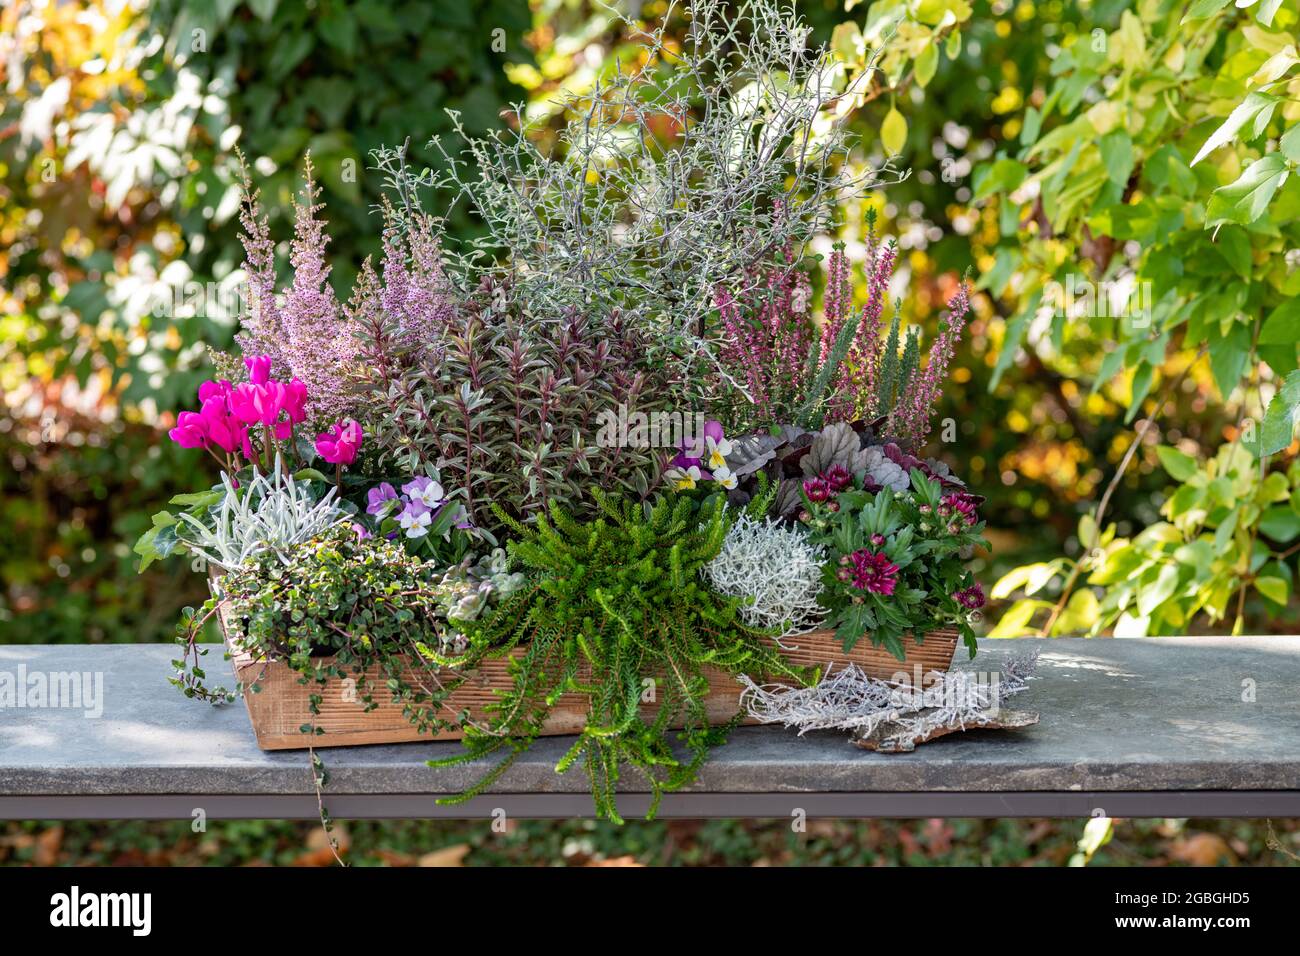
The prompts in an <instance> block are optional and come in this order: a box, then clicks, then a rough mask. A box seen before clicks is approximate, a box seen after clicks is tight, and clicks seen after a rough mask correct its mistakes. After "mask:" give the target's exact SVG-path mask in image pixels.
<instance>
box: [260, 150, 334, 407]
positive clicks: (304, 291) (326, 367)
mask: <svg viewBox="0 0 1300 956" xmlns="http://www.w3.org/2000/svg"><path fill="white" fill-rule="evenodd" d="M305 176H306V183H305V185H304V186H303V190H302V201H301V202H299V201H295V202H294V238H293V242H292V244H291V246H290V254H289V261H290V264H291V265H292V266H293V282H292V283H291V284H290V286H289V288H288V289H286V290H285V292H284V301H283V303H282V304H280V305H277V304H276V301H275V291H274V290H275V256H274V244H273V243H272V241H271V238H270V231H269V228H268V226H267V223H266V219H265V217H264V216H263V215H262V213H261V209H260V207H259V205H258V202H257V195H256V193H253V194H251V195H247V194H246V198H245V206H244V210H243V212H242V214H241V215H240V222H241V223H242V224H243V226H244V232H245V235H244V237H243V241H244V251H245V255H246V260H245V263H244V268H245V270H246V272H247V273H248V276H249V286H250V290H251V297H252V300H253V305H254V307H253V314H252V315H251V316H250V317H248V318H246V319H245V320H244V323H243V326H244V328H243V333H242V334H241V336H240V337H239V344H240V347H241V348H242V349H243V351H244V353H245V354H248V355H267V356H270V358H271V360H272V364H273V365H274V366H275V367H276V368H277V369H278V370H279V373H280V374H281V375H284V374H285V373H286V372H287V373H288V374H289V375H291V376H292V377H294V378H297V379H299V380H301V381H302V383H303V385H305V386H306V389H307V394H308V395H309V396H310V397H309V399H308V403H307V415H308V417H309V418H310V419H311V420H313V421H315V422H326V421H334V420H337V419H339V418H343V417H346V415H347V414H348V413H350V412H352V411H354V410H355V405H356V399H355V396H353V395H351V394H350V393H349V392H348V390H347V388H346V387H345V385H344V380H345V374H344V373H345V370H346V369H347V368H348V367H350V366H351V365H353V364H354V363H355V362H356V361H357V357H358V343H357V340H356V338H355V335H354V328H353V324H352V323H351V322H350V321H349V320H348V319H347V318H346V317H345V315H344V314H343V311H342V310H341V309H340V307H339V303H338V300H337V299H336V298H335V297H334V290H333V289H332V288H331V287H330V284H329V274H330V267H329V264H328V263H327V262H326V260H325V247H326V246H327V245H328V243H329V237H328V236H327V235H325V231H324V225H325V224H324V222H323V221H322V220H319V219H317V218H316V213H317V212H318V211H319V210H320V209H322V208H323V207H322V206H321V205H320V204H318V203H317V202H316V200H317V199H318V198H319V196H320V187H318V186H317V185H316V183H315V181H314V179H313V177H312V166H311V160H310V158H309V159H308V161H307V164H306V169H305Z"/></svg>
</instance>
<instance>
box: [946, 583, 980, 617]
mask: <svg viewBox="0 0 1300 956" xmlns="http://www.w3.org/2000/svg"><path fill="white" fill-rule="evenodd" d="M953 597H954V598H956V600H957V603H958V604H960V605H961V606H962V607H964V608H969V609H970V610H972V611H974V610H976V609H978V608H982V607H983V606H984V589H983V588H982V587H980V585H979V582H978V581H976V582H975V583H974V584H972V585H971V586H970V587H968V588H962V589H961V590H960V591H958V592H957V593H956V594H954V595H953Z"/></svg>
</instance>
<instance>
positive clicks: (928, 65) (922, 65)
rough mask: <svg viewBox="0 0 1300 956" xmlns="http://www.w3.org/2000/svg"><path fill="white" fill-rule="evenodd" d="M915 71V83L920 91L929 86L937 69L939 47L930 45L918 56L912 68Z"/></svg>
mask: <svg viewBox="0 0 1300 956" xmlns="http://www.w3.org/2000/svg"><path fill="white" fill-rule="evenodd" d="M912 68H913V69H914V70H915V71H916V82H917V85H919V86H920V87H921V88H922V89H925V87H927V86H929V85H930V81H931V80H932V79H934V73H935V70H937V69H938V68H939V47H938V46H937V45H936V44H933V43H931V44H930V45H929V46H927V47H926V48H925V49H924V50H922V51H921V53H920V55H919V56H917V58H916V62H915V63H914V64H913V67H912Z"/></svg>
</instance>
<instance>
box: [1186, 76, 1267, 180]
mask: <svg viewBox="0 0 1300 956" xmlns="http://www.w3.org/2000/svg"><path fill="white" fill-rule="evenodd" d="M1279 102H1280V100H1279V98H1278V97H1276V96H1270V95H1269V94H1268V93H1260V92H1258V91H1256V92H1254V93H1248V94H1247V95H1246V98H1245V99H1244V100H1242V101H1241V102H1240V103H1239V104H1237V107H1236V109H1234V110H1233V111H1232V112H1231V113H1229V114H1228V118H1227V119H1226V120H1224V121H1223V124H1222V125H1221V126H1220V127H1219V128H1218V129H1216V130H1215V131H1214V132H1213V133H1211V134H1210V138H1209V139H1207V140H1206V141H1205V143H1204V145H1203V146H1201V148H1200V150H1198V151H1197V153H1196V156H1195V158H1193V159H1192V165H1193V166H1195V165H1196V164H1197V163H1199V162H1200V161H1201V160H1203V159H1204V158H1205V157H1206V156H1208V155H1209V154H1210V153H1212V152H1214V151H1215V150H1216V149H1218V148H1219V147H1220V146H1224V145H1226V144H1228V143H1230V142H1232V140H1233V139H1235V138H1236V136H1237V133H1238V132H1240V131H1241V129H1242V128H1243V127H1244V126H1245V125H1246V124H1247V123H1249V124H1251V125H1250V130H1249V135H1248V136H1247V139H1254V138H1255V137H1256V136H1259V135H1260V134H1261V133H1263V132H1264V128H1265V127H1267V126H1268V123H1269V120H1271V119H1272V118H1273V111H1274V110H1275V109H1276V108H1277V104H1278V103H1279Z"/></svg>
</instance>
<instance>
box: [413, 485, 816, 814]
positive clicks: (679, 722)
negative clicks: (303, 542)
mask: <svg viewBox="0 0 1300 956" xmlns="http://www.w3.org/2000/svg"><path fill="white" fill-rule="evenodd" d="M592 494H593V497H594V498H595V502H596V505H597V508H598V512H599V516H598V517H597V518H595V519H594V520H591V521H589V522H581V523H580V522H577V521H574V520H573V519H572V518H570V517H569V516H568V515H567V514H566V513H565V512H564V511H563V510H561V509H559V508H552V509H551V510H550V513H549V516H548V517H543V518H540V519H539V520H538V521H537V522H536V524H535V525H530V526H524V525H521V524H519V523H517V522H514V521H512V520H510V519H508V518H507V517H506V516H505V515H504V514H503V515H502V516H501V517H502V520H503V521H506V523H507V524H509V525H510V526H511V530H512V531H513V532H514V533H515V534H516V535H518V538H517V539H516V540H512V541H510V542H509V545H508V548H509V551H510V555H511V558H512V560H513V561H515V562H516V563H517V564H518V565H519V566H521V567H522V568H523V569H525V570H526V571H529V572H531V573H532V574H534V575H535V587H532V588H528V589H525V590H523V591H521V592H519V593H518V594H516V595H514V596H512V597H510V598H508V599H506V600H505V601H503V602H502V604H501V606H500V608H499V609H498V611H497V613H496V614H494V615H492V616H491V617H490V618H488V619H487V620H486V621H484V622H482V623H481V624H480V625H479V626H478V627H477V628H475V629H473V630H471V633H470V638H471V650H470V653H469V655H468V656H469V657H470V658H476V657H477V658H479V659H481V658H482V657H487V656H502V655H504V654H508V653H509V652H510V651H511V650H512V649H514V648H516V647H518V646H521V645H522V647H523V652H522V654H521V655H520V656H518V657H517V658H515V659H514V660H512V662H511V674H512V676H513V679H514V686H513V687H512V688H511V690H510V691H508V692H507V693H505V694H503V695H502V697H501V699H500V700H498V701H497V702H495V703H494V704H493V705H491V707H490V715H489V716H490V721H489V724H488V725H487V726H474V725H469V726H467V727H466V736H465V740H464V744H465V751H464V753H463V754H460V755H457V756H455V757H451V758H448V759H445V760H434V761H430V766H433V767H441V766H448V765H451V764H454V763H462V762H467V761H472V760H477V759H480V758H482V757H486V756H489V755H493V754H497V753H500V752H501V751H506V754H505V756H504V758H503V759H502V760H500V761H499V762H498V763H497V764H496V765H495V766H494V767H493V768H492V769H491V770H490V771H489V772H488V773H487V774H486V775H485V776H484V777H483V779H481V780H480V781H479V782H478V783H477V784H475V785H474V786H473V787H471V788H470V789H469V790H467V791H466V792H465V793H462V794H459V795H457V796H455V797H450V798H445V799H444V800H443V801H442V802H444V803H458V802H463V801H465V800H468V799H470V798H472V797H474V796H476V795H477V794H479V793H482V792H483V791H484V790H485V789H486V788H487V787H489V786H490V785H491V784H492V783H493V781H495V780H496V779H498V778H499V777H500V776H501V774H502V773H504V772H505V770H506V769H507V768H508V767H509V766H510V764H511V763H512V762H513V761H514V760H515V759H516V758H518V757H519V755H520V754H522V753H523V752H524V751H526V750H527V749H528V747H529V746H530V745H531V744H532V742H533V741H534V740H535V739H536V738H537V737H538V736H539V735H540V733H541V730H542V725H543V722H544V721H545V720H546V717H547V715H548V714H549V712H550V710H551V708H552V706H554V704H555V702H556V701H557V700H559V698H560V696H561V695H563V694H566V693H570V692H576V693H581V694H586V695H588V697H589V699H590V702H591V704H590V712H589V714H588V718H587V725H586V727H585V728H584V729H583V731H582V733H581V734H580V735H579V736H578V739H577V741H576V742H575V743H574V744H573V746H572V747H571V748H569V751H568V752H567V753H566V754H565V755H564V757H563V758H562V759H561V760H560V762H559V764H558V765H557V766H556V770H557V772H560V773H563V772H565V771H567V770H568V769H569V768H571V767H572V766H573V765H574V764H576V763H578V762H579V761H582V762H583V764H584V766H585V769H586V773H587V777H588V779H589V780H590V782H591V790H592V796H593V798H594V800H595V804H596V811H597V813H598V814H599V815H600V816H603V817H606V818H608V819H610V820H614V821H616V822H621V818H620V816H619V814H618V810H617V808H616V806H615V790H616V786H617V783H618V779H619V774H620V771H621V769H622V767H623V766H624V765H628V766H631V767H634V768H635V769H636V770H638V771H640V772H641V773H642V774H643V775H644V776H645V777H646V779H647V780H648V781H649V784H650V788H651V792H652V794H653V799H652V802H651V807H650V812H649V814H648V816H649V817H653V816H654V814H655V812H656V810H657V808H658V805H659V802H660V800H661V798H662V796H663V794H664V793H665V792H669V791H673V790H677V789H679V788H680V787H683V786H685V785H686V784H688V783H690V782H691V781H692V780H693V779H694V777H695V773H696V771H697V770H698V768H699V767H700V765H701V764H703V762H704V761H705V759H706V758H707V756H708V753H709V750H710V748H711V747H713V746H715V745H718V744H721V743H723V742H724V741H725V740H726V737H727V735H728V733H729V732H730V730H731V729H732V727H734V725H735V724H736V722H737V720H738V719H739V718H738V717H737V718H735V719H733V720H732V721H731V722H730V723H728V724H726V725H723V726H719V727H712V726H710V724H709V717H708V713H707V711H706V707H705V702H706V697H707V694H708V680H707V678H706V677H705V674H704V668H705V667H716V668H720V669H722V670H725V671H727V672H729V673H733V674H738V673H749V674H754V675H758V674H763V675H783V676H786V677H788V678H793V679H795V680H798V681H804V680H807V679H809V678H811V677H812V676H813V675H812V674H810V673H808V672H807V671H805V670H804V669H801V668H795V667H792V666H791V665H790V664H789V663H788V662H787V661H786V660H784V659H783V658H782V657H781V655H780V654H779V653H777V652H776V651H774V650H771V649H770V648H768V647H767V646H766V645H764V644H763V643H762V641H761V640H760V637H761V635H760V634H759V633H757V632H755V631H752V630H749V629H747V628H746V627H744V626H743V624H741V622H740V620H739V618H738V616H737V609H738V606H739V603H740V602H739V601H738V600H737V599H734V598H727V597H723V596H722V595H720V594H717V593H716V592H714V591H711V590H710V589H709V588H708V587H707V586H706V585H705V584H704V582H703V580H702V579H701V577H700V569H701V568H702V567H703V566H704V565H705V564H707V563H708V562H709V561H710V560H712V559H713V558H714V557H715V556H716V555H717V554H718V551H719V550H720V549H721V547H722V542H723V539H724V537H725V536H726V533H727V530H728V528H729V526H730V518H729V516H728V513H727V511H726V509H725V507H724V506H723V505H722V502H721V498H720V497H718V498H714V499H711V500H709V501H706V502H704V503H703V504H697V503H696V502H693V501H691V500H690V499H688V498H684V497H681V498H665V499H662V500H661V501H660V502H659V503H658V504H657V505H655V506H654V507H653V508H650V509H646V508H645V507H644V506H643V505H640V504H636V503H632V502H625V501H621V500H618V499H614V498H611V497H609V496H607V495H605V494H603V493H601V492H600V491H598V490H594V491H593V492H592ZM651 693H653V700H654V702H655V703H657V704H658V705H659V709H658V711H657V713H655V714H654V715H653V716H648V715H645V714H643V712H642V709H641V705H642V704H643V703H645V702H649V701H650V700H651V699H652V698H651V697H650V695H651ZM674 726H680V727H681V728H682V729H681V730H680V731H678V732H677V734H676V737H677V739H678V741H679V742H680V744H681V745H682V746H681V748H679V749H677V750H675V749H674V747H673V746H672V740H671V737H672V734H671V732H670V728H672V727H674Z"/></svg>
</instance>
